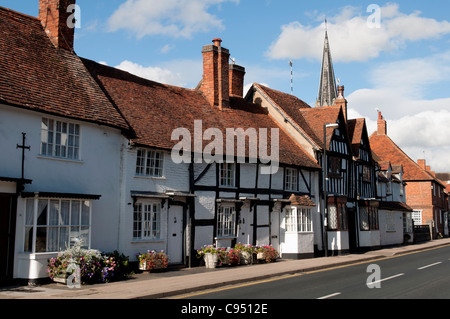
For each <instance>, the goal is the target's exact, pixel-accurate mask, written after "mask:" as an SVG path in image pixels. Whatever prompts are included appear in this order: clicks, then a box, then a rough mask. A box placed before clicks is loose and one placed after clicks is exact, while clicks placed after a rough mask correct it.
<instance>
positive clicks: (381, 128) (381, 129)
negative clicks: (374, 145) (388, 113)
mask: <svg viewBox="0 0 450 319" xmlns="http://www.w3.org/2000/svg"><path fill="white" fill-rule="evenodd" d="M377 124H378V130H377V134H378V135H387V123H386V120H385V119H384V118H383V115H382V114H381V112H378V121H377Z"/></svg>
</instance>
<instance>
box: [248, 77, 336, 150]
mask: <svg viewBox="0 0 450 319" xmlns="http://www.w3.org/2000/svg"><path fill="white" fill-rule="evenodd" d="M254 86H257V87H258V88H259V89H260V90H262V91H263V92H264V93H265V94H266V95H267V96H268V97H269V98H270V99H271V100H272V102H273V103H275V104H276V105H277V106H278V107H279V108H280V109H282V110H283V111H284V113H285V114H286V115H287V116H289V117H290V118H291V119H292V120H293V121H294V122H295V123H297V125H298V126H299V127H300V128H301V129H302V130H303V131H304V132H305V133H306V134H307V135H308V136H309V137H310V138H311V139H312V140H313V142H314V143H315V144H316V145H317V146H319V147H320V148H323V127H324V124H327V123H336V122H337V120H338V118H339V113H340V111H341V108H340V107H315V108H311V107H310V106H309V105H308V104H306V103H305V102H303V101H302V100H300V99H298V98H297V97H295V96H293V95H290V94H286V93H283V92H280V91H277V90H274V89H270V88H268V87H265V86H263V85H261V84H256V83H255V84H254ZM332 136H333V130H331V129H330V130H327V147H329V143H330V141H331V137H332Z"/></svg>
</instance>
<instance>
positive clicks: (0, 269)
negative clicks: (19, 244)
mask: <svg viewBox="0 0 450 319" xmlns="http://www.w3.org/2000/svg"><path fill="white" fill-rule="evenodd" d="M16 207H17V197H16V196H15V195H11V194H0V285H4V284H8V283H9V282H11V281H12V280H13V269H14V242H15V230H16V214H17V212H16Z"/></svg>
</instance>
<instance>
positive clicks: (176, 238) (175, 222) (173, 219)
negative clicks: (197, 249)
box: [167, 206, 184, 264]
mask: <svg viewBox="0 0 450 319" xmlns="http://www.w3.org/2000/svg"><path fill="white" fill-rule="evenodd" d="M183 225H184V222H183V207H182V206H170V209H169V221H168V244H167V246H168V247H167V254H168V256H169V262H170V263H171V264H182V263H183V251H184V249H183V246H184V245H183V233H184V232H183V229H184V227H183Z"/></svg>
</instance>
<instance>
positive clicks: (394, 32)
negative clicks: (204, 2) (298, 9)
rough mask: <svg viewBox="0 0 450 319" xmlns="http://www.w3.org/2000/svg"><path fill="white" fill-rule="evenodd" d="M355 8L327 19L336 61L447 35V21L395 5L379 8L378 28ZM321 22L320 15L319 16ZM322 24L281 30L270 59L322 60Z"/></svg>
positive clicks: (363, 58) (294, 25)
mask: <svg viewBox="0 0 450 319" xmlns="http://www.w3.org/2000/svg"><path fill="white" fill-rule="evenodd" d="M365 11H366V10H362V9H361V8H355V7H350V6H347V7H344V8H343V9H342V10H341V11H340V12H339V13H338V14H337V15H335V16H333V17H327V20H328V33H329V36H330V45H331V49H332V51H333V59H334V60H336V61H343V62H351V61H358V62H361V61H367V60H369V59H372V58H376V57H378V56H379V55H380V54H381V53H382V52H389V51H393V50H397V49H398V48H400V47H402V46H403V45H404V44H405V43H406V42H408V41H410V42H415V41H420V40H425V39H430V38H436V37H440V36H442V35H445V34H449V33H450V23H449V22H448V21H441V22H439V21H436V20H435V19H430V18H424V17H421V16H420V12H414V13H412V14H409V15H407V14H404V13H401V12H400V11H399V6H398V5H397V4H387V5H386V6H384V7H381V15H380V16H381V21H380V27H379V28H374V27H371V24H370V23H369V24H368V21H369V22H370V21H371V20H370V13H369V14H368V13H366V12H365ZM320 18H321V19H322V20H323V18H324V17H323V16H320ZM324 30H325V23H322V24H321V25H320V26H317V27H312V26H310V25H303V24H301V23H300V22H297V21H296V22H291V23H289V24H286V25H284V26H282V27H281V34H280V35H279V37H278V38H277V39H276V40H275V41H274V42H273V43H272V45H271V46H270V48H269V50H268V51H267V52H266V54H267V56H269V57H270V58H273V59H302V58H313V59H321V53H322V48H323V35H324Z"/></svg>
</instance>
